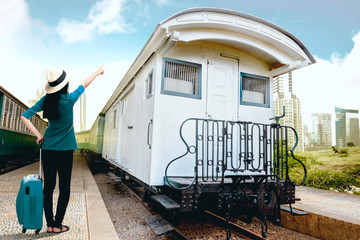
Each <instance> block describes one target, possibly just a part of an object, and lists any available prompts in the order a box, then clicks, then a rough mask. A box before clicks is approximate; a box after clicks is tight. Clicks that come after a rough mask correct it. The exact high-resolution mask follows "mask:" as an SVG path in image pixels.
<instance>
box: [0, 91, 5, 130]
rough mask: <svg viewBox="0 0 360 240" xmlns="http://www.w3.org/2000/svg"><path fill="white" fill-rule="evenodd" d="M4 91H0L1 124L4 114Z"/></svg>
mask: <svg viewBox="0 0 360 240" xmlns="http://www.w3.org/2000/svg"><path fill="white" fill-rule="evenodd" d="M3 101H4V93H2V92H0V124H2V119H3V117H4V116H2V115H3V114H2V113H3V107H4V106H3V105H4V102H3Z"/></svg>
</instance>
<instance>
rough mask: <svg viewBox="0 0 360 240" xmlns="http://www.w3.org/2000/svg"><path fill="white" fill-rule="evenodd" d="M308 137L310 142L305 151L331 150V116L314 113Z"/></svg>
mask: <svg viewBox="0 0 360 240" xmlns="http://www.w3.org/2000/svg"><path fill="white" fill-rule="evenodd" d="M308 135H309V138H310V139H309V140H310V141H308V142H307V143H306V144H305V150H309V151H310V150H320V149H327V148H330V147H331V146H332V130H331V114H329V113H312V114H311V127H310V129H309V130H308Z"/></svg>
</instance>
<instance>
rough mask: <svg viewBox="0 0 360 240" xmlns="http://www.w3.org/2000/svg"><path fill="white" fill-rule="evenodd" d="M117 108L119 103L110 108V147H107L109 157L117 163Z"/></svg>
mask: <svg viewBox="0 0 360 240" xmlns="http://www.w3.org/2000/svg"><path fill="white" fill-rule="evenodd" d="M119 108H120V103H119V102H116V103H115V104H114V106H113V107H112V108H111V110H110V113H111V118H110V120H111V121H110V122H111V126H110V128H111V130H110V145H109V156H110V159H111V160H113V161H116V162H118V154H117V143H118V141H119V137H118V127H119V126H118V125H119V124H118V119H119V118H118V116H119Z"/></svg>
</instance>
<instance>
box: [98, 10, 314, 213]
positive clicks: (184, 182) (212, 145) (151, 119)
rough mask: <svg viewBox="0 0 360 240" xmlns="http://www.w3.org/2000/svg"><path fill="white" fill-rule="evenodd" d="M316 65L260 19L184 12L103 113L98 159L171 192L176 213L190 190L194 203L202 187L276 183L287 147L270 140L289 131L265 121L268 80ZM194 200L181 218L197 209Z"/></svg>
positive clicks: (160, 30) (152, 42) (154, 41)
mask: <svg viewBox="0 0 360 240" xmlns="http://www.w3.org/2000/svg"><path fill="white" fill-rule="evenodd" d="M312 63H315V60H314V58H313V56H312V55H311V53H310V52H309V51H308V50H307V48H306V47H305V46H304V45H303V44H302V43H301V41H300V40H299V39H297V38H296V37H295V36H294V35H292V34H291V33H289V32H288V31H286V30H284V29H282V28H280V27H279V26H276V25H274V24H272V23H270V22H268V21H265V20H263V19H260V18H257V17H254V16H251V15H248V14H244V13H241V12H237V11H233V10H225V9H217V8H193V9H188V10H184V11H181V12H179V13H177V14H175V15H173V16H171V17H169V18H167V19H165V20H164V21H162V22H160V23H159V24H158V26H157V27H156V28H155V30H154V32H153V33H152V35H151V36H150V38H149V40H148V41H147V43H146V44H145V46H144V47H143V49H142V50H141V52H140V53H139V55H138V57H137V58H136V59H135V61H134V63H133V64H132V65H131V67H130V69H129V70H128V72H127V73H126V75H125V76H124V78H123V79H122V80H121V82H120V83H119V85H118V87H117V88H116V90H115V91H114V93H113V95H112V96H111V98H110V99H109V101H108V102H107V104H106V105H105V107H104V108H103V110H102V112H101V114H105V127H104V145H103V152H102V156H103V158H104V159H106V160H107V161H109V162H111V163H112V164H114V165H116V166H118V167H120V168H121V169H123V170H124V171H126V172H127V173H128V174H131V175H132V176H134V177H135V178H137V179H139V180H140V181H142V182H143V183H145V184H146V185H148V186H151V187H155V188H156V187H161V186H164V185H170V186H172V187H173V189H177V190H178V191H180V192H181V193H180V194H178V195H179V196H181V197H179V196H177V195H176V193H174V194H172V195H173V196H175V197H174V198H176V199H177V201H178V202H179V203H180V202H181V203H184V201H182V200H180V198H182V197H185V198H187V199H189V196H188V195H186V194H188V193H186V191H188V190H189V189H192V191H191V193H189V194H190V195H191V196H193V195H194V196H195V197H194V199H197V198H199V195H200V194H199V192H196V191H198V190H195V188H196V186H198V184H199V183H202V184H205V183H207V182H208V183H209V184H210V183H211V184H212V185H211V184H210V185H211V186H216V187H213V190H209V191H210V192H211V191H217V192H219V189H220V188H222V189H225V188H224V184H225V183H226V182H229V181H230V182H231V181H232V182H236V179H238V180H239V181H245V180H246V181H247V180H249V179H252V180H254V181H255V184H257V185H259V186H260V185H261V183H262V182H263V181H266V182H267V181H268V177H270V178H271V179H273V180H274V179H275V181H277V183H278V181H279V180H280V179H283V178H284V179H285V178H286V177H287V172H284V171H285V170H284V168H283V167H282V166H285V165H284V164H287V163H286V162H284V161H286V159H285V158H284V159H283V158H281V159H279V158H280V156H279V155H280V150H281V149H282V148H285V147H286V148H285V149H287V148H288V147H293V146H285V144H287V143H286V139H282V140H281V142H280V140H279V141H278V140H275V137H276V136H278V138H279V139H280V138H281V137H282V136H284V135H285V132H287V130H288V128H282V127H280V126H278V125H273V124H272V122H273V121H272V120H270V118H272V117H273V106H272V85H273V77H275V76H278V75H280V74H283V73H286V72H290V71H293V70H296V69H298V68H302V67H305V66H307V65H309V64H312ZM257 123H261V124H257ZM291 130H292V129H291ZM276 134H277V135H276ZM276 141H278V142H276ZM276 143H278V144H276ZM279 143H281V144H279ZM283 145H284V146H283ZM294 147H295V146H294ZM276 149H277V154H275V150H276ZM279 149H280V150H279ZM281 155H282V154H281ZM275 158H277V159H275ZM173 160H174V161H173ZM275 160H276V161H278V162H277V163H276V161H275ZM279 161H281V162H279ZM170 162H171V164H170V165H169V163H170ZM279 164H280V165H281V164H282V165H281V166H280V165H279ZM165 170H166V175H167V176H168V177H165ZM275 175H276V176H275ZM285 175H286V176H285ZM169 176H171V177H169ZM236 176H240V177H238V178H236ZM241 176H242V177H241ZM256 176H257V177H256ZM262 176H263V177H262ZM164 177H165V178H164ZM213 183H219V184H220V185H221V186H220V187H219V185H216V184H215V185H214V184H213ZM285 185H286V184H285ZM194 186H195V187H194ZM203 186H205V185H203ZM259 186H257V190H254V191H253V192H256V193H257V192H259ZM205 188H206V187H203V188H202V190H201V191H202V193H203V192H204V191H205V190H204V189H205ZM184 191H185V192H184ZM184 194H185V195H184ZM257 196H258V197H261V194H258V195H257ZM263 197H264V196H263ZM272 197H273V194H270V198H272ZM194 199H192V200H189V201H187V202H185V203H184V204H181V211H187V210H186V209H189V211H190V210H194V209H196V207H197V205H198V204H197V203H198V202H197V200H194ZM288 199H290V198H288ZM291 199H293V196H292V197H291ZM287 201H290V200H284V202H287ZM291 201H293V200H291Z"/></svg>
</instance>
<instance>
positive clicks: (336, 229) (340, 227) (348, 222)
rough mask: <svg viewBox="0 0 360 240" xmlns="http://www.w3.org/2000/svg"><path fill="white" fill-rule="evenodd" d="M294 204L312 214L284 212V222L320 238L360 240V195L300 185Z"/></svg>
mask: <svg viewBox="0 0 360 240" xmlns="http://www.w3.org/2000/svg"><path fill="white" fill-rule="evenodd" d="M295 195H296V197H297V198H300V199H301V201H299V202H297V203H296V204H294V205H293V208H295V209H299V210H302V211H305V212H308V213H309V214H308V215H306V216H291V215H290V214H287V213H284V214H282V218H283V219H282V225H284V226H285V227H287V228H290V229H293V230H295V231H298V232H302V233H305V234H308V235H311V236H314V237H317V238H320V239H334V240H335V239H346V240H351V239H354V240H359V239H360V196H356V195H350V194H346V193H338V192H332V191H325V190H320V189H314V188H307V187H296V193H295Z"/></svg>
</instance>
